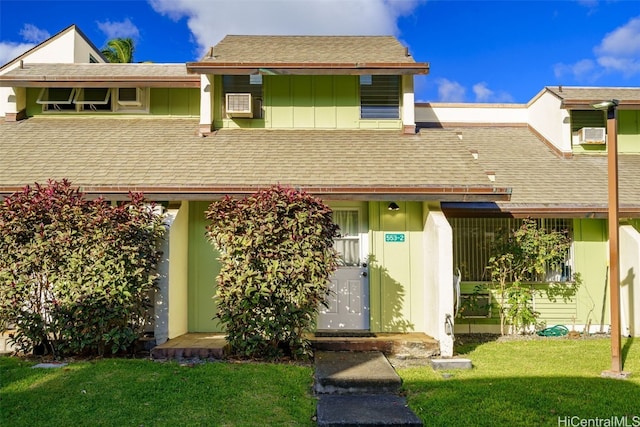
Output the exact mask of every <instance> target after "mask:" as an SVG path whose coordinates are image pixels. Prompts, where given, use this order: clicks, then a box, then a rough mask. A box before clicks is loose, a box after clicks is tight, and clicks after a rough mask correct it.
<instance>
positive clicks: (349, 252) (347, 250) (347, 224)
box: [333, 209, 360, 266]
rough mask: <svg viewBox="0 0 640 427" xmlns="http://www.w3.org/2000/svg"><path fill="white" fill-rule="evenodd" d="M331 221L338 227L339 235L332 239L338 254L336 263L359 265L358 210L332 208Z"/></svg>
mask: <svg viewBox="0 0 640 427" xmlns="http://www.w3.org/2000/svg"><path fill="white" fill-rule="evenodd" d="M333 222H334V223H336V224H337V225H338V226H339V227H340V236H339V237H336V238H334V239H333V246H334V248H335V249H336V251H338V255H339V260H338V264H339V265H342V266H357V265H360V234H359V211H358V210H343V209H338V210H334V211H333Z"/></svg>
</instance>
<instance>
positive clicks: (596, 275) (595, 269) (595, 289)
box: [573, 219, 609, 325]
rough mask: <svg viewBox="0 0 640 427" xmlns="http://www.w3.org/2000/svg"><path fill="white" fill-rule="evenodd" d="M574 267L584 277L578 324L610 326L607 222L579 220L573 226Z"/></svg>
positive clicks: (579, 300) (579, 297)
mask: <svg viewBox="0 0 640 427" xmlns="http://www.w3.org/2000/svg"><path fill="white" fill-rule="evenodd" d="M573 236H574V242H575V243H574V266H575V270H576V271H577V272H579V273H580V275H581V276H582V280H583V284H582V287H581V288H580V289H579V290H578V296H577V316H576V323H578V324H583V323H586V322H587V321H589V320H591V324H592V325H599V324H600V323H601V322H608V319H609V314H608V313H609V307H608V304H609V303H608V294H609V286H608V268H607V221H606V220H600V219H576V220H574V223H573Z"/></svg>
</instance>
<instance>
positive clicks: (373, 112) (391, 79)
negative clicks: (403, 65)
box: [360, 75, 400, 119]
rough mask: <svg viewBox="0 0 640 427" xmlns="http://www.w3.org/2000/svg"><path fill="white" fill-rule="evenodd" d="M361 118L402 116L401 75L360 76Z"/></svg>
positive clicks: (393, 117)
mask: <svg viewBox="0 0 640 427" xmlns="http://www.w3.org/2000/svg"><path fill="white" fill-rule="evenodd" d="M360 118H361V119H398V118H400V77H399V76H370V75H363V76H360Z"/></svg>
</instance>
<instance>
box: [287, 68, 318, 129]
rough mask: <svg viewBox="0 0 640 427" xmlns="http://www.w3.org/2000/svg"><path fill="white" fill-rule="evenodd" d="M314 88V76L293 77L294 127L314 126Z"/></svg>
mask: <svg viewBox="0 0 640 427" xmlns="http://www.w3.org/2000/svg"><path fill="white" fill-rule="evenodd" d="M313 95H314V90H313V80H312V76H295V77H293V78H292V79H291V103H292V104H293V127H294V128H314V127H315V125H316V124H315V114H314V111H313V110H314V103H315V99H314V96H313Z"/></svg>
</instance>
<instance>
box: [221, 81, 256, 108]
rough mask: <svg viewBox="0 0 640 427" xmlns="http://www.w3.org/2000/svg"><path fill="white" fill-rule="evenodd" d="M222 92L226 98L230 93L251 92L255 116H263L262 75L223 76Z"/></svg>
mask: <svg viewBox="0 0 640 427" xmlns="http://www.w3.org/2000/svg"><path fill="white" fill-rule="evenodd" d="M222 92H223V94H222V96H223V99H225V100H226V99H227V94H228V93H250V94H251V102H252V111H253V118H254V119H261V118H262V75H260V74H255V75H253V74H252V75H241V76H237V75H231V76H223V77H222ZM225 114H226V111H225Z"/></svg>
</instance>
